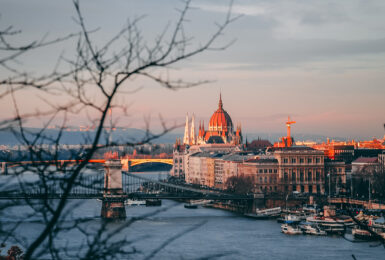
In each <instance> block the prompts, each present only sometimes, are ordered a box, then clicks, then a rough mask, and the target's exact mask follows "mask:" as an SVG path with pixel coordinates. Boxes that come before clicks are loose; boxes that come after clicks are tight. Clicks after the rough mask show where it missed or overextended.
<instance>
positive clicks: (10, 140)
mask: <svg viewBox="0 0 385 260" xmlns="http://www.w3.org/2000/svg"><path fill="white" fill-rule="evenodd" d="M39 131H40V129H38V128H26V136H27V138H28V139H29V140H33V139H34V137H35V136H36V134H37V133H39ZM58 133H59V130H58V129H46V130H45V131H44V135H45V136H46V137H49V138H52V139H55V138H56V137H57V135H58ZM145 133H146V132H145V131H143V130H141V129H136V128H126V129H116V130H115V131H113V132H112V134H111V139H112V141H114V142H117V143H124V142H128V141H132V142H133V141H140V140H142V138H143V137H144V136H145ZM18 135H19V133H17V132H16V133H14V132H12V131H11V130H1V131H0V145H8V146H13V145H19V144H21V142H20V140H21V139H20V138H18V137H17V136H18ZM285 135H286V133H244V134H243V137H244V141H245V140H246V138H247V140H248V141H249V142H251V141H252V140H254V139H258V138H261V139H267V140H269V141H270V142H271V143H274V142H276V141H278V139H279V138H280V137H281V136H285ZM94 136H95V131H80V130H75V129H71V131H64V132H63V133H62V137H61V139H60V144H67V145H76V144H90V143H91V140H92V139H93V137H94ZM176 138H183V133H179V132H175V133H174V132H171V133H168V134H166V135H164V136H162V137H160V138H158V139H155V140H153V141H152V143H156V144H160V143H174V142H175V139H176ZM108 139H109V133H108V132H107V131H105V132H104V133H103V135H102V138H101V141H100V144H104V143H106V141H107V140H108ZM294 139H295V140H296V141H315V142H325V141H326V136H322V135H314V134H295V135H294ZM330 139H335V140H341V141H343V140H345V139H344V138H338V137H330ZM42 143H45V144H48V143H50V142H49V141H48V140H47V141H44V142H40V144H42Z"/></svg>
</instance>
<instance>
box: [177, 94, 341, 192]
mask: <svg viewBox="0 0 385 260" xmlns="http://www.w3.org/2000/svg"><path fill="white" fill-rule="evenodd" d="M288 138H291V137H288ZM251 144H254V147H253V146H251ZM251 144H248V142H247V141H246V143H243V137H242V129H241V125H240V124H237V126H236V127H234V125H233V121H232V119H231V117H230V115H229V114H228V113H227V112H226V111H225V110H224V108H223V102H222V97H221V95H220V97H219V102H218V108H217V110H216V111H215V112H214V114H213V115H212V116H211V118H210V121H209V125H208V129H207V130H206V129H205V126H204V124H203V123H202V122H199V130H198V135H196V132H195V118H194V116H193V117H192V118H191V121H190V120H189V118H188V116H187V117H186V126H185V132H184V137H183V141H182V140H181V139H177V140H176V142H175V145H174V151H173V160H174V162H173V168H172V170H171V174H172V175H173V176H174V177H176V178H180V179H182V180H184V181H185V182H186V183H192V184H198V185H202V186H207V187H215V188H219V189H226V188H227V185H226V182H227V180H228V179H229V178H230V177H232V176H238V177H239V176H251V177H252V179H253V182H254V186H255V188H254V192H256V193H265V194H266V193H289V192H300V193H309V194H325V188H326V187H325V186H326V185H325V183H326V178H327V176H332V177H331V178H332V184H331V185H330V188H331V189H332V190H333V191H334V192H333V193H334V194H336V193H340V192H345V191H346V187H345V186H346V174H345V169H346V165H345V162H340V161H330V160H328V159H327V157H325V154H324V152H323V151H320V150H315V149H313V148H311V147H306V146H294V145H290V146H287V145H286V146H285V147H282V146H279V147H274V146H272V145H271V144H270V142H268V141H267V140H256V141H253V142H252V143H251ZM269 144H270V145H269ZM255 148H258V149H255Z"/></svg>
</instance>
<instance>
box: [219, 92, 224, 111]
mask: <svg viewBox="0 0 385 260" xmlns="http://www.w3.org/2000/svg"><path fill="white" fill-rule="evenodd" d="M218 108H219V109H223V103H222V92H219V104H218Z"/></svg>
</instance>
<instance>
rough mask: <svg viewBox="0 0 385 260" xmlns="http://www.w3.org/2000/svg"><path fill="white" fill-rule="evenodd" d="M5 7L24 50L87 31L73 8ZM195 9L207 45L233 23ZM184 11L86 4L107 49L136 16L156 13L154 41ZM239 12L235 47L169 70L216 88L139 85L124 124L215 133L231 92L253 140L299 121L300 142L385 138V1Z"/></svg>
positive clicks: (250, 6)
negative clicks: (28, 44)
mask: <svg viewBox="0 0 385 260" xmlns="http://www.w3.org/2000/svg"><path fill="white" fill-rule="evenodd" d="M0 5H1V9H0V12H1V18H0V22H1V26H2V28H4V27H6V26H8V25H13V26H14V27H15V28H18V29H21V30H22V31H23V33H22V34H21V35H20V36H19V37H17V38H16V39H15V43H19V42H20V43H22V42H23V41H25V40H30V39H39V38H41V37H43V36H44V35H47V37H48V38H55V37H58V36H61V35H65V34H67V33H71V32H76V31H78V27H77V25H76V23H75V22H74V21H73V17H74V16H75V12H74V8H73V6H72V3H71V1H59V0H57V1H53V0H44V1H43V0H35V1H27V0H25V1H14V0H3V1H2V2H1V4H0ZM192 5H193V6H194V8H193V9H192V10H191V13H189V14H188V18H189V23H188V25H187V26H186V33H188V34H189V35H191V36H194V37H195V38H194V39H196V43H197V44H199V42H203V41H204V39H206V38H207V36H208V35H210V33H212V32H213V31H214V30H215V24H214V22H215V21H219V22H220V21H223V19H224V17H225V15H226V12H227V11H228V3H227V2H226V1H214V0H211V1H210V0H204V1H203V0H200V1H193V3H192ZM181 6H182V3H181V2H180V1H176V0H164V1H158V0H143V1H139V0H137V1H129V0H114V1H107V0H104V1H102V0H92V1H91V0H84V1H81V7H82V10H83V12H84V15H85V19H86V23H87V25H88V26H89V28H99V30H98V31H97V32H96V33H95V34H94V35H93V37H94V38H93V39H94V40H95V42H103V40H105V39H108V37H110V36H111V35H113V33H114V32H117V31H119V30H120V29H121V27H122V26H123V24H124V23H125V21H126V19H127V18H133V17H138V16H140V15H146V16H145V18H144V19H143V20H142V21H141V23H140V27H141V29H142V31H143V32H144V35H145V37H146V39H147V40H148V41H149V42H150V41H151V40H152V39H153V38H154V35H156V34H157V33H159V32H160V31H161V30H162V28H163V27H164V26H165V25H167V24H168V23H171V24H172V23H173V22H175V20H176V18H177V17H178V13H177V11H176V10H175V8H178V7H181ZM232 11H233V14H234V15H242V17H241V18H240V19H238V20H237V21H236V22H234V23H233V24H231V25H230V26H229V27H228V28H227V29H226V31H225V34H224V35H223V36H222V37H221V38H220V39H219V41H218V42H216V44H217V45H216V46H221V44H225V43H227V42H230V41H232V40H234V39H236V41H235V43H234V44H233V45H231V46H230V47H229V48H228V49H226V50H224V51H213V52H207V53H204V54H201V55H199V56H196V57H193V58H191V59H189V60H188V61H186V62H183V63H180V64H178V65H177V66H174V67H173V69H171V70H170V71H169V73H170V75H172V76H173V77H175V78H182V79H186V80H210V81H212V82H211V83H209V84H206V85H203V86H199V87H196V88H191V89H186V90H180V91H169V90H167V89H164V88H162V87H160V86H158V85H156V84H155V83H153V82H149V81H138V82H135V83H133V84H137V85H138V86H140V87H143V88H142V90H141V91H139V92H138V93H136V94H135V95H132V96H126V97H122V99H121V102H127V103H128V104H130V117H122V119H121V125H125V126H132V127H139V126H141V125H143V116H148V115H152V116H154V117H156V116H157V115H158V113H161V114H162V116H163V117H164V118H165V119H167V120H168V121H169V122H183V121H184V117H185V115H186V113H190V114H191V113H195V115H196V118H197V119H198V120H205V122H206V128H207V122H208V120H209V118H210V116H211V114H212V113H213V112H214V111H215V109H216V108H217V102H218V96H219V92H220V91H221V92H222V97H223V102H224V108H225V110H227V112H228V113H229V114H230V116H231V117H232V119H233V122H234V123H237V122H240V123H241V124H242V127H243V131H244V132H283V131H285V124H284V122H285V121H286V119H287V116H289V115H290V116H291V117H292V119H294V120H296V121H297V124H296V125H295V126H293V130H292V132H293V133H294V134H295V132H298V133H309V134H320V135H325V136H342V137H348V138H371V137H374V136H375V137H382V136H383V135H384V133H385V132H384V128H383V124H384V123H385V114H384V111H385V102H384V99H385V86H384V83H385V15H384V14H385V1H383V0H339V1H327V0H320V1H313V0H307V1H305V0H297V1H286V0H265V1H257V0H253V1H251V0H238V1H235V3H234V5H233V8H232ZM74 44H75V42H74V41H72V42H71V41H68V42H66V43H63V44H60V45H59V46H55V48H46V49H44V50H41V51H36V52H34V53H31V54H29V55H27V56H25V57H23V60H21V61H20V64H21V65H22V66H24V67H28V68H33V71H34V72H35V73H37V74H38V73H42V72H44V71H47V70H49V69H50V68H51V67H52V66H54V64H55V63H54V61H55V59H54V58H53V57H57V56H59V55H60V54H62V53H64V54H66V55H71V50H73V46H74ZM0 76H1V77H4V76H7V72H5V71H1V72H0ZM57 98H60V97H57ZM37 100H38V98H36V97H32V95H25V94H24V95H22V96H19V97H18V101H19V102H20V104H22V107H23V109H24V110H26V111H29V110H31V109H36V104H39V102H37ZM10 114H13V111H12V104H11V101H10V100H2V101H1V103H0V117H1V118H3V119H4V118H7V117H8V116H9V115H10ZM115 116H116V117H118V116H119V112H118V111H117V112H116V113H115ZM33 123H36V122H31V124H33ZM72 123H73V124H74V125H77V124H87V123H86V121H85V118H82V117H81V116H78V117H75V116H74V118H73V120H72Z"/></svg>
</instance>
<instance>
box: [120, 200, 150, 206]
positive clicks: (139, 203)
mask: <svg viewBox="0 0 385 260" xmlns="http://www.w3.org/2000/svg"><path fill="white" fill-rule="evenodd" d="M124 204H125V205H127V206H142V205H146V201H144V200H126V201H125V202H124Z"/></svg>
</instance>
